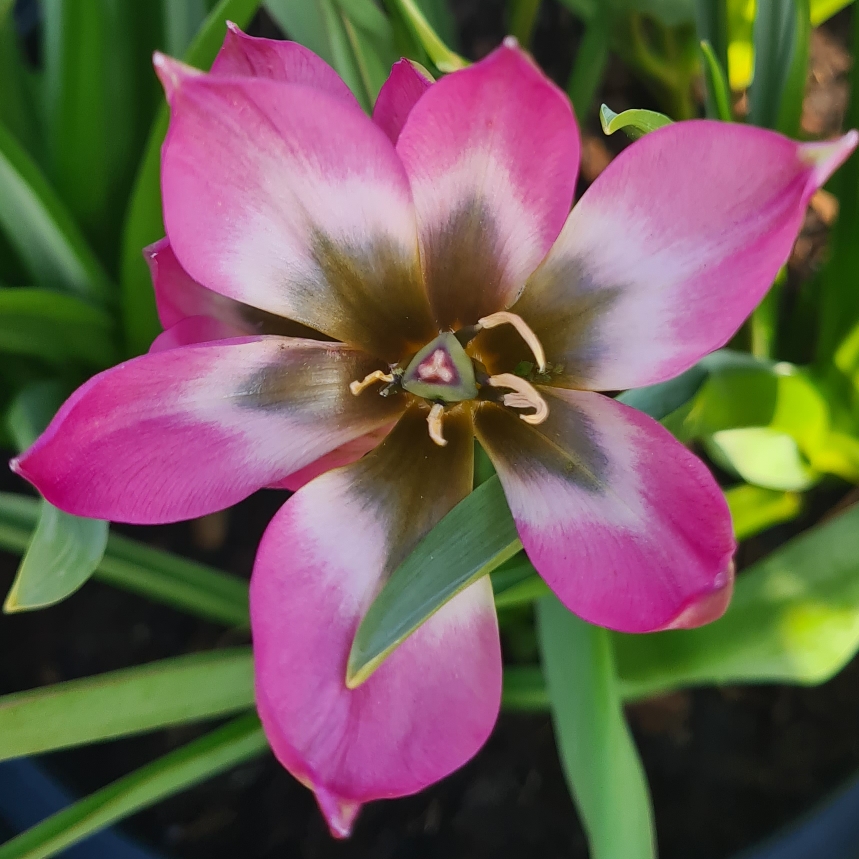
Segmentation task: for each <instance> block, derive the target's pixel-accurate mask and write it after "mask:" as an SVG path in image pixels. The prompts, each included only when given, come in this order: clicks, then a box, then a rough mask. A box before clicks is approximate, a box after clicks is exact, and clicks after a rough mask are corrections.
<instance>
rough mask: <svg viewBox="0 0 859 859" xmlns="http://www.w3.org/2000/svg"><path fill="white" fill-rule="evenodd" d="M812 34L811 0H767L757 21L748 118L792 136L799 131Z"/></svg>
mask: <svg viewBox="0 0 859 859" xmlns="http://www.w3.org/2000/svg"><path fill="white" fill-rule="evenodd" d="M810 37H811V24H810V18H809V8H808V0H766V2H763V3H760V4H758V9H757V14H756V16H755V25H754V55H755V72H754V74H755V79H754V83H753V84H752V89H751V93H750V110H749V119H750V121H751V122H752V123H753V124H754V125H760V126H763V127H765V128H776V129H778V130H779V131H781V132H782V133H784V134H787V135H789V136H791V137H797V136H798V134H799V119H800V115H801V112H802V99H803V95H804V92H805V76H806V70H807V67H808V48H809V39H810Z"/></svg>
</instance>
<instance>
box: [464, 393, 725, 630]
mask: <svg viewBox="0 0 859 859" xmlns="http://www.w3.org/2000/svg"><path fill="white" fill-rule="evenodd" d="M540 390H541V393H542V394H543V395H544V396H545V397H546V400H547V402H548V405H549V417H548V418H547V420H546V421H545V422H544V423H542V424H540V425H539V426H536V427H532V426H528V425H526V424H525V423H524V422H522V421H520V420H519V419H518V417H517V416H516V415H515V414H514V413H513V412H511V411H509V410H506V409H504V408H502V407H500V406H497V405H494V404H486V405H484V406H482V407H481V408H480V410H479V411H478V413H477V415H476V418H475V429H476V431H477V435H478V438H479V440H480V442H481V444H482V445H483V446H484V447H485V449H486V452H487V453H488V454H489V457H490V459H491V460H492V462H493V464H494V465H495V468H496V469H497V471H498V476H499V477H500V478H501V483H502V485H503V487H504V492H505V494H506V495H507V500H508V502H509V504H510V510H511V512H512V514H513V518H514V519H515V521H516V527H517V529H518V530H519V536H520V537H521V539H522V545H523V546H524V547H525V551H526V552H527V553H528V557H529V558H530V560H531V562H532V563H533V564H534V566H535V567H536V568H537V570H538V572H539V573H540V575H541V576H543V578H544V579H545V580H546V583H547V584H548V585H549V587H551V588H552V590H554V591H555V593H556V594H557V595H558V597H559V599H560V600H561V601H562V602H563V603H564V605H566V606H567V608H569V609H570V610H571V611H573V612H575V613H576V614H577V615H579V616H580V617H582V618H584V619H585V620H587V621H590V622H591V623H595V624H599V625H600V626H607V627H610V628H611V629H617V630H621V631H623V632H651V631H654V630H659V629H666V628H678V627H680V626H683V627H686V626H696V625H700V624H701V623H706V622H708V621H710V620H714V619H715V618H716V617H718V616H719V614H721V613H722V612H723V611H724V610H725V608H726V607H727V602H728V599H729V598H730V588H731V585H732V567H731V556H732V554H733V551H734V547H735V544H734V538H733V534H732V529H731V519H730V514H729V512H728V506H727V504H726V502H725V499H724V496H723V495H722V493H721V491H720V489H719V487H718V486H717V484H716V482H715V480H714V479H713V477H712V475H711V474H710V472H709V471H708V470H707V468H706V466H705V465H704V464H703V463H702V462H701V461H700V460H699V459H698V458H697V457H695V456H694V455H693V454H692V453H690V452H689V451H688V450H687V449H686V448H685V447H683V446H682V445H681V444H680V443H679V442H678V441H676V440H675V439H674V438H673V437H672V436H671V434H670V433H669V432H668V431H667V430H666V429H664V428H663V427H662V426H660V425H659V424H658V423H656V421H654V420H653V419H652V418H649V417H648V416H647V415H645V414H643V413H642V412H639V411H637V410H636V409H632V408H630V407H629V406H625V405H623V404H621V403H618V402H617V401H616V400H612V399H609V398H608V397H604V396H602V395H601V394H594V393H591V392H588V391H572V390H564V389H561V388H541V389H540Z"/></svg>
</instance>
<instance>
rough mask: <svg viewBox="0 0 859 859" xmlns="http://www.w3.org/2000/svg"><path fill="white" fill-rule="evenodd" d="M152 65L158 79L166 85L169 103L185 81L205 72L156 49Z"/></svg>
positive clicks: (165, 91)
mask: <svg viewBox="0 0 859 859" xmlns="http://www.w3.org/2000/svg"><path fill="white" fill-rule="evenodd" d="M152 65H153V66H155V74H157V75H158V80H160V81H161V85H162V86H163V87H164V95H165V96H166V97H167V103H168V104H170V103H171V102H172V101H173V96H174V95H175V94H176V91H177V90H178V89H179V87H180V86H181V84H182V83H183V82H184V81H186V80H188V78H192V77H197V76H199V75H202V74H203V72H201V71H200V70H199V69H195V68H193V67H191V66H189V65H187V64H185V63H182V62H179V60H174V59H173V57H168V56H167V55H166V54H162V53H161V51H156V52H155V53H154V54H153V55H152Z"/></svg>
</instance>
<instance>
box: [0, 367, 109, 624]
mask: <svg viewBox="0 0 859 859" xmlns="http://www.w3.org/2000/svg"><path fill="white" fill-rule="evenodd" d="M65 394H66V391H65V390H64V388H63V386H62V385H60V384H59V383H57V382H36V383H34V384H32V385H29V386H27V387H26V388H24V389H23V390H21V391H20V393H19V394H18V395H17V396H16V398H15V400H14V401H13V402H12V405H11V406H10V408H9V412H8V414H7V422H8V424H9V428H10V431H11V435H12V438H13V439H14V441H15V446H16V447H17V448H18V449H19V450H23V449H24V448H26V447H29V446H30V445H31V444H32V443H33V442H34V441H35V440H36V437H37V436H38V435H39V434H40V433H41V432H42V431H43V430H44V429H45V427H46V426H47V425H48V423H49V422H50V420H51V418H52V417H53V416H54V413H55V412H56V411H57V409H58V408H59V406H60V404H61V403H62V402H63V400H64V399H65ZM107 529H108V523H107V522H102V521H100V520H98V519H84V518H82V517H80V516H72V515H71V514H69V513H65V512H63V511H62V510H58V509H57V508H56V507H54V506H53V505H52V504H48V502H47V501H42V503H41V505H40V512H39V522H38V524H37V525H36V530H35V531H34V532H33V537H32V539H31V540H30V544H29V545H28V546H27V551H26V552H25V554H24V558H23V560H22V561H21V565H20V566H19V567H18V572H17V574H16V576H15V581H14V582H13V583H12V588H11V589H10V591H9V594H8V596H7V597H6V602H5V603H4V604H3V611H4V612H6V613H7V614H8V613H12V612H17V611H26V610H29V609H35V608H44V607H45V606H49V605H53V604H54V603H57V602H60V601H61V600H64V599H65V598H66V597H68V596H70V595H71V594H73V593H74V592H75V591H76V590H77V589H78V588H80V587H81V586H82V585H83V584H84V583H85V582H86V581H87V579H89V577H90V576H91V575H92V574H93V573H94V572H95V569H96V567H97V566H98V564H99V562H100V561H101V559H102V556H103V555H104V549H105V545H106V544H107Z"/></svg>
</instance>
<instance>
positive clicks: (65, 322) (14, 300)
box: [0, 286, 119, 370]
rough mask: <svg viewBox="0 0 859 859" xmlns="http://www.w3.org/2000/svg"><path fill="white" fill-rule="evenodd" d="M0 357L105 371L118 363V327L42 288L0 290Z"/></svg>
mask: <svg viewBox="0 0 859 859" xmlns="http://www.w3.org/2000/svg"><path fill="white" fill-rule="evenodd" d="M0 352H6V353H9V354H14V355H26V356H28V357H31V358H39V359H41V360H43V361H46V362H48V363H49V364H54V365H57V366H59V367H61V368H67V367H68V366H69V365H70V364H72V365H75V366H80V367H86V368H88V369H91V370H103V369H105V368H107V367H110V366H111V365H113V364H115V363H116V362H117V361H118V360H119V352H118V349H117V346H116V324H115V322H114V319H113V317H112V316H111V315H110V314H109V313H107V312H106V311H105V310H103V309H101V308H98V307H95V306H93V305H92V304H90V303H88V302H86V301H83V300H81V299H80V298H77V297H76V296H74V295H67V294H65V293H60V292H55V291H54V290H52V289H42V288H39V287H8V286H7V287H0Z"/></svg>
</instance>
